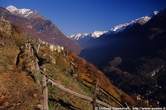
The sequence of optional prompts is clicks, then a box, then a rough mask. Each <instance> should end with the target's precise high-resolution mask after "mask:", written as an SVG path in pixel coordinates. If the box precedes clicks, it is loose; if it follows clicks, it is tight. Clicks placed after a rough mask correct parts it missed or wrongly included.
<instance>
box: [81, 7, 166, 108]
mask: <svg viewBox="0 0 166 110" xmlns="http://www.w3.org/2000/svg"><path fill="white" fill-rule="evenodd" d="M165 19H166V10H163V11H160V12H159V13H156V15H153V16H152V18H151V19H150V20H149V21H148V22H146V23H145V24H140V23H134V24H132V26H129V27H126V28H125V29H123V31H120V32H117V33H110V34H104V35H102V36H101V37H100V38H98V39H96V40H93V41H92V42H91V44H94V45H92V46H90V47H88V48H85V49H84V50H83V51H82V52H81V54H80V56H82V57H84V58H85V59H87V60H88V61H90V62H92V63H93V64H96V65H97V66H98V67H99V68H100V69H102V70H103V71H105V72H107V75H108V76H109V77H110V78H111V79H112V80H113V82H114V84H116V85H117V86H118V87H120V88H121V89H122V90H124V91H126V92H128V93H131V94H141V95H144V98H145V99H147V100H149V101H151V102H155V103H157V104H161V105H163V106H164V105H166V103H165V102H166V101H165V99H166V98H165V94H164V92H165V86H164V85H163V84H162V83H164V82H163V79H165V77H163V78H161V77H162V76H164V72H165V68H166V59H165V55H166V54H165V53H166V51H165V50H166V44H165V42H166V37H165V36H166V21H165ZM161 80H162V81H161ZM161 82H162V83H161ZM161 96H162V97H161ZM154 100H155V101H154Z"/></svg>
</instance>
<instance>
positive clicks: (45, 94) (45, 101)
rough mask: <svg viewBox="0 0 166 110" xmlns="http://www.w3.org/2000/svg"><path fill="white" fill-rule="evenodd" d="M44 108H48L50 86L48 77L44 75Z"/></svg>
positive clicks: (46, 109) (45, 109)
mask: <svg viewBox="0 0 166 110" xmlns="http://www.w3.org/2000/svg"><path fill="white" fill-rule="evenodd" d="M42 82H43V97H44V102H43V110H48V87H47V78H46V76H45V75H43V81H42Z"/></svg>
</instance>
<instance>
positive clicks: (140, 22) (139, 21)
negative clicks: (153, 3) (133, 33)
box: [111, 16, 151, 32]
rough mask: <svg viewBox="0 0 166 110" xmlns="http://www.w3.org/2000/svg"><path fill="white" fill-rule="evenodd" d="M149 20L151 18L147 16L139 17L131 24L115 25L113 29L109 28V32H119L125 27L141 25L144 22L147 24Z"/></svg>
mask: <svg viewBox="0 0 166 110" xmlns="http://www.w3.org/2000/svg"><path fill="white" fill-rule="evenodd" d="M150 19H151V17H149V16H144V17H141V18H137V19H135V20H132V21H131V22H128V23H124V24H119V25H116V26H114V27H113V28H111V31H113V32H119V31H122V30H124V29H125V28H126V27H128V26H130V25H133V24H135V23H139V24H141V25H143V24H145V23H146V22H148V21H149V20H150Z"/></svg>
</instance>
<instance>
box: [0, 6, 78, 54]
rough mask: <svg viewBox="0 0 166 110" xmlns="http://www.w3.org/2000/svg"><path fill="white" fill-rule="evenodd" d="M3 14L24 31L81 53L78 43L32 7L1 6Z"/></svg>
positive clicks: (0, 9) (0, 10)
mask: <svg viewBox="0 0 166 110" xmlns="http://www.w3.org/2000/svg"><path fill="white" fill-rule="evenodd" d="M0 12H1V15H0V17H1V16H3V17H4V18H5V19H8V20H9V21H11V22H12V23H13V24H14V25H16V26H18V27H20V28H22V30H24V33H25V34H27V35H30V36H33V37H39V38H41V39H42V40H44V41H46V42H48V43H51V44H57V45H61V46H64V47H65V48H67V49H69V50H71V51H73V52H75V53H79V52H80V48H79V46H78V44H77V43H75V42H74V41H72V40H70V39H69V38H67V37H66V36H65V35H64V34H63V33H62V32H61V31H60V30H59V29H58V28H57V26H56V25H55V24H53V23H52V22H51V21H50V20H48V19H46V18H45V17H43V16H41V15H40V14H39V13H38V12H37V11H34V10H31V9H25V8H23V9H18V8H16V7H15V6H12V5H11V6H8V7H6V9H5V8H2V7H1V8H0Z"/></svg>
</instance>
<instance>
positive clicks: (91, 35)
mask: <svg viewBox="0 0 166 110" xmlns="http://www.w3.org/2000/svg"><path fill="white" fill-rule="evenodd" d="M106 32H107V31H94V32H92V33H78V34H73V35H71V36H69V37H70V38H72V39H74V40H80V39H83V38H94V39H95V38H98V37H100V36H101V35H103V34H105V33H106Z"/></svg>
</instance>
